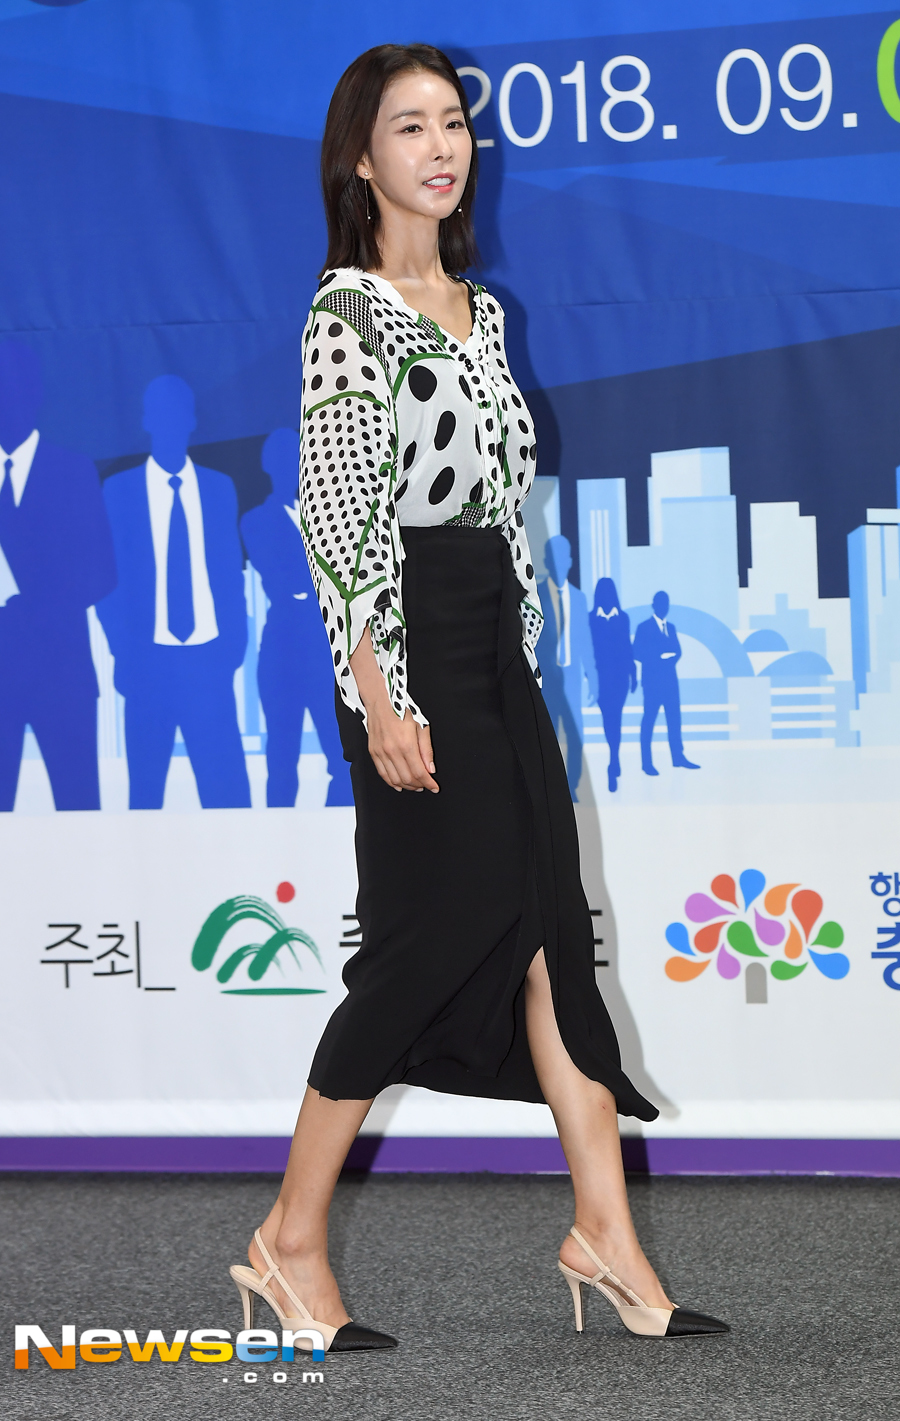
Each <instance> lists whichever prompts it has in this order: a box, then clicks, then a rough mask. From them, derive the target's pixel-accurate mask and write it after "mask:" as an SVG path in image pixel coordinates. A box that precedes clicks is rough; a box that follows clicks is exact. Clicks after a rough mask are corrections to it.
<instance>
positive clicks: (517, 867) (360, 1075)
mask: <svg viewBox="0 0 900 1421" xmlns="http://www.w3.org/2000/svg"><path fill="white" fill-rule="evenodd" d="M402 531H403V542H404V547H405V551H406V558H405V561H404V564H403V600H404V612H405V616H406V620H407V656H408V671H409V687H410V695H411V696H412V697H413V699H414V700H415V702H416V703H417V705H419V706H420V707H421V708H422V711H423V712H424V714H425V715H426V716H427V717H428V720H429V722H430V725H431V736H432V748H433V751H434V760H435V764H436V767H437V768H436V774H435V778H436V779H437V781H438V784H439V785H440V793H439V794H437V795H434V794H431V793H429V792H428V791H427V790H426V791H424V792H423V793H421V794H416V793H413V792H410V791H406V790H404V791H403V792H402V793H401V794H398V793H397V792H396V790H393V789H391V788H390V786H389V785H387V784H385V783H384V781H383V780H382V779H381V778H380V776H379V775H378V772H377V771H376V769H375V766H374V764H373V762H372V759H371V756H370V755H369V752H368V744H367V737H366V731H365V727H364V725H363V720H362V717H361V716H360V715H359V714H358V713H356V712H354V711H351V710H349V709H348V708H347V707H346V706H345V705H344V703H343V701H342V700H341V699H340V697H339V696H337V697H336V702H335V704H336V707H337V714H338V724H339V727H340V731H341V740H342V744H343V747H344V756H345V758H346V759H347V760H348V761H349V762H350V767H351V770H350V773H351V778H352V782H353V793H354V800H355V803H356V815H357V826H356V856H357V866H358V872H359V894H358V898H357V914H358V918H359V922H360V926H361V928H362V945H361V947H360V948H359V950H358V952H356V953H355V954H354V956H353V957H352V958H350V960H349V961H348V962H347V964H346V965H345V967H344V972H343V980H344V983H345V985H346V987H347V996H346V997H345V999H344V1000H343V1001H342V1002H341V1003H340V1005H339V1006H338V1007H337V1009H336V1010H335V1012H334V1014H333V1015H332V1017H331V1019H330V1020H329V1022H328V1024H327V1026H326V1028H325V1031H324V1033H323V1035H322V1039H321V1041H320V1043H319V1046H318V1049H317V1051H316V1054H315V1057H314V1060H313V1064H312V1067H311V1070H310V1076H309V1081H310V1084H311V1085H312V1086H313V1087H314V1088H315V1089H316V1090H318V1091H320V1093H321V1094H322V1095H325V1096H328V1097H330V1098H332V1099H357V1100H361V1099H368V1098H369V1097H371V1096H375V1095H377V1094H378V1092H379V1091H381V1090H383V1089H384V1088H385V1087H386V1086H389V1085H394V1084H397V1083H399V1082H404V1083H406V1084H409V1085H419V1086H426V1087H428V1088H429V1089H431V1090H437V1091H444V1092H449V1093H452V1094H457V1095H469V1096H483V1097H490V1098H493V1099H499V1100H526V1101H537V1102H543V1100H544V1097H543V1094H542V1093H541V1089H540V1086H539V1084H538V1080H537V1077H536V1075H535V1071H534V1066H533V1063H532V1060H531V1052H530V1050H529V1047H528V1038H527V1032H526V1027H525V990H524V987H525V977H526V974H527V972H528V968H529V967H530V965H531V963H532V961H533V959H534V957H535V955H536V954H537V952H538V950H539V949H540V948H541V947H543V948H544V956H545V960H546V963H547V972H548V976H549V978H550V986H551V991H552V995H553V1003H554V1008H555V1012H556V1018H557V1022H558V1025H559V1030H560V1035H561V1037H562V1040H563V1043H564V1045H565V1046H566V1049H567V1050H568V1052H569V1055H570V1057H571V1058H572V1060H573V1061H574V1062H575V1064H576V1066H578V1068H579V1069H580V1070H581V1071H582V1072H583V1073H584V1074H585V1075H587V1076H589V1077H590V1078H591V1079H593V1080H597V1081H601V1082H602V1083H603V1084H604V1085H606V1086H607V1087H608V1088H609V1089H610V1090H611V1091H612V1092H613V1094H614V1095H615V1097H616V1101H617V1105H618V1109H619V1111H620V1113H622V1114H624V1115H636V1116H638V1118H640V1119H643V1120H651V1119H654V1118H655V1117H656V1114H657V1111H656V1109H655V1107H654V1106H652V1105H651V1104H650V1102H649V1101H647V1100H645V1099H644V1097H643V1096H642V1095H640V1093H639V1092H638V1091H637V1090H636V1089H635V1087H634V1086H633V1085H632V1083H631V1081H630V1080H629V1079H628V1077H627V1076H626V1075H625V1074H624V1073H623V1071H622V1069H621V1063H620V1057H619V1048H618V1043H617V1041H616V1035H615V1030H614V1028H613V1025H612V1022H611V1021H610V1018H609V1015H608V1013H607V1011H606V1008H605V1006H604V1004H603V1000H602V997H601V995H600V992H599V990H598V987H597V983H596V978H595V969H594V940H593V924H592V921H591V916H590V912H589V909H588V905H587V900H586V899H585V896H584V891H583V889H582V886H581V878H580V870H579V857H578V839H577V831H576V826H575V815H574V811H573V808H572V802H571V798H570V795H569V791H568V786H567V782H566V774H565V768H564V766H563V762H562V757H561V755H560V750H559V745H558V743H557V740H556V736H555V734H554V731H553V727H552V724H551V721H550V716H549V714H548V712H547V708H546V706H545V705H544V700H543V697H542V695H541V691H540V688H539V686H538V685H537V683H536V681H535V678H534V676H533V674H532V672H531V669H530V667H529V665H528V662H527V660H526V658H525V655H524V652H523V651H522V624H521V618H520V615H519V598H520V596H521V589H520V587H519V584H518V582H517V580H516V577H515V573H514V570H513V567H512V560H511V556H510V551H509V545H508V543H507V541H506V539H505V538H504V537H503V535H502V533H500V532H499V531H498V530H496V529H481V528H478V529H470V528H456V527H435V528H404V529H403V530H402Z"/></svg>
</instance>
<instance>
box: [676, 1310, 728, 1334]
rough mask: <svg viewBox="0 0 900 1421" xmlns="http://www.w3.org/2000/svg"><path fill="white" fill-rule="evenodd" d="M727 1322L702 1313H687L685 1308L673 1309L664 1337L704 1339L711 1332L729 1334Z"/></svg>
mask: <svg viewBox="0 0 900 1421" xmlns="http://www.w3.org/2000/svg"><path fill="white" fill-rule="evenodd" d="M730 1331H731V1328H730V1327H729V1326H728V1323H727V1322H720V1321H719V1319H718V1318H717V1317H707V1316H706V1314H705V1313H702V1312H689V1311H688V1309H687V1308H675V1309H674V1310H673V1312H672V1316H671V1317H670V1318H669V1325H668V1327H667V1328H666V1330H665V1333H664V1336H666V1337H705V1336H706V1334H707V1333H711V1332H730Z"/></svg>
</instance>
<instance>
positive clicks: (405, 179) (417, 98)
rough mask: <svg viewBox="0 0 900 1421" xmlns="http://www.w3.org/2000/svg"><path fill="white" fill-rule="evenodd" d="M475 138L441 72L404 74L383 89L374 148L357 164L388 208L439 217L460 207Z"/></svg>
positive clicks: (376, 194) (452, 90) (374, 134)
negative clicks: (471, 135)
mask: <svg viewBox="0 0 900 1421" xmlns="http://www.w3.org/2000/svg"><path fill="white" fill-rule="evenodd" d="M471 160H472V139H471V137H470V136H469V130H468V129H467V128H466V123H465V119H464V118H463V113H462V109H461V108H460V103H459V96H458V94H457V92H456V90H455V89H454V87H453V85H452V84H450V83H448V82H447V80H446V79H442V78H441V77H440V75H439V74H432V73H431V72H430V71H427V70H426V71H419V72H417V73H413V74H401V75H400V76H399V78H397V79H395V80H394V82H393V83H392V84H389V85H388V87H387V88H386V89H385V91H384V96H383V98H382V100H381V107H380V108H379V110H378V117H377V119H376V120H375V127H374V129H373V130H372V137H371V139H370V141H369V151H368V153H366V154H365V155H364V157H363V158H362V159H361V160H360V162H359V163H358V164H357V168H356V171H357V173H358V174H359V176H360V177H362V178H365V177H368V178H369V179H370V180H371V183H372V189H373V192H374V193H375V196H376V197H377V199H378V201H379V204H380V205H381V209H382V212H384V208H385V203H386V204H387V205H388V206H389V207H393V208H395V209H396V210H398V211H400V212H408V213H415V214H417V215H419V216H422V217H432V218H437V219H440V218H442V217H449V215H450V213H451V212H453V211H455V209H456V208H457V207H458V206H459V203H460V200H461V198H462V195H463V191H464V189H465V186H466V179H467V177H468V175H469V164H470V162H471Z"/></svg>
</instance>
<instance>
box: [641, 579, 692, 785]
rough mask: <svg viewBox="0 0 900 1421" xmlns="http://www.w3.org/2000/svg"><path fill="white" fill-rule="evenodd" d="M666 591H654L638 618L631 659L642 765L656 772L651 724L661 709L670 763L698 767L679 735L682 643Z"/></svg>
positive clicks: (681, 766) (651, 772) (683, 766)
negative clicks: (648, 612) (647, 610)
mask: <svg viewBox="0 0 900 1421" xmlns="http://www.w3.org/2000/svg"><path fill="white" fill-rule="evenodd" d="M668 615H669V594H668V592H657V593H656V595H655V596H654V598H653V616H652V617H648V618H647V620H646V622H641V623H640V624H639V626H638V629H637V631H636V632H635V634H634V659H635V661H639V662H640V663H641V686H642V687H643V690H644V714H643V716H642V718H641V768H642V769H643V771H644V774H645V775H658V774H659V770H657V769H656V768H655V767H654V764H653V755H652V752H651V746H652V744H653V727H654V726H655V724H656V717H657V716H658V715H659V712H660V709H662V710H664V711H665V713H666V731H667V733H668V737H669V750H670V752H671V755H672V764H673V765H674V766H675V768H676V769H680V770H699V768H700V766H699V765H695V764H694V763H693V761H692V760H688V759H687V758H686V757H685V753H684V745H683V743H682V739H681V692H680V691H679V688H678V673H677V672H676V670H675V667H676V666H677V665H678V662H679V661H680V659H681V644H680V642H679V640H678V633H677V631H676V629H675V626H674V624H673V623H672V622H670V621H668V620H667V618H668Z"/></svg>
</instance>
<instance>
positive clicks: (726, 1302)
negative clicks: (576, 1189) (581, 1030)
mask: <svg viewBox="0 0 900 1421" xmlns="http://www.w3.org/2000/svg"><path fill="white" fill-rule="evenodd" d="M275 1186H276V1181H275V1180H274V1179H273V1178H271V1177H265V1176H262V1177H261V1176H253V1177H251V1176H224V1177H223V1176H197V1175H194V1176H160V1175H157V1176H147V1175H132V1176H113V1175H31V1176H24V1175H18V1176H17V1175H6V1176H2V1177H0V1203H2V1218H3V1241H4V1248H3V1289H2V1311H3V1313H4V1318H3V1322H2V1327H0V1336H2V1337H3V1338H5V1339H6V1342H5V1347H6V1361H5V1362H4V1364H3V1367H2V1368H0V1416H2V1417H3V1418H4V1421H157V1418H160V1421H162V1418H165V1419H166V1421H169V1418H178V1421H194V1418H204V1421H206V1418H210V1421H232V1418H241V1421H243V1418H248V1421H255V1418H257V1417H266V1418H269V1417H272V1418H276V1421H281V1418H284V1419H285V1421H295V1418H304V1417H322V1418H327V1421H332V1418H341V1419H342V1421H343V1418H354V1421H356V1419H357V1418H358V1421H456V1418H473V1421H481V1418H485V1421H487V1418H490V1421H532V1418H534V1421H682V1419H683V1421H706V1418H710V1421H782V1418H783V1421H832V1419H833V1421H843V1418H853V1421H869V1418H882V1417H884V1418H890V1421H896V1418H897V1417H898V1416H900V1365H898V1354H897V1350H896V1348H897V1321H896V1316H897V1299H898V1281H900V1279H898V1274H900V1267H898V1244H897V1239H898V1229H900V1182H896V1181H891V1180H837V1179H655V1180H647V1179H638V1180H635V1181H633V1183H632V1186H631V1195H632V1207H633V1210H634V1214H635V1218H636V1221H637V1225H638V1229H639V1232H640V1235H641V1238H642V1240H643V1242H644V1246H645V1248H646V1251H647V1253H648V1255H649V1256H650V1258H651V1259H652V1261H653V1262H654V1263H655V1265H656V1266H657V1268H658V1270H659V1272H660V1274H661V1276H662V1278H663V1280H664V1282H665V1283H666V1285H667V1286H668V1288H669V1291H670V1293H671V1294H672V1295H673V1296H674V1297H675V1298H676V1299H677V1300H678V1301H679V1302H680V1303H682V1305H683V1306H686V1307H695V1308H697V1309H700V1310H702V1311H708V1312H711V1313H714V1314H716V1315H717V1316H719V1317H723V1318H725V1319H726V1320H727V1321H729V1322H730V1323H731V1324H732V1327H733V1329H734V1330H733V1332H732V1333H731V1334H730V1335H728V1336H720V1337H709V1338H702V1339H696V1340H690V1341H671V1342H656V1341H645V1340H642V1339H639V1338H635V1337H632V1336H631V1335H630V1334H628V1333H627V1332H626V1331H625V1330H624V1328H623V1327H622V1326H621V1324H620V1323H619V1321H618V1319H617V1317H616V1314H615V1312H614V1311H613V1309H612V1308H611V1307H610V1306H609V1305H608V1304H607V1303H606V1302H604V1300H603V1299H602V1298H601V1297H600V1296H599V1295H597V1294H592V1295H591V1297H590V1298H589V1299H588V1300H587V1303H588V1306H587V1330H586V1332H585V1333H584V1334H583V1335H582V1336H580V1337H579V1336H577V1335H576V1334H575V1331H574V1326H573V1315H572V1308H571V1302H570V1298H569V1292H568V1288H567V1287H566V1285H565V1283H564V1281H563V1280H562V1278H561V1276H560V1275H559V1273H558V1271H557V1269H556V1266H555V1256H556V1249H557V1248H558V1246H559V1242H560V1240H561V1238H562V1236H563V1234H564V1233H565V1231H566V1229H567V1228H568V1226H569V1223H570V1222H571V1190H570V1185H569V1181H568V1179H566V1178H560V1177H554V1176H544V1177H540V1176H538V1177H526V1176H494V1175H426V1176H411V1175H375V1176H371V1177H363V1176H358V1177H353V1176H350V1177H347V1178H345V1179H343V1180H342V1181H341V1183H340V1185H339V1187H338V1191H337V1196H336V1199H335V1205H334V1210H333V1225H332V1254H333V1261H334V1264H335V1268H336V1272H337V1274H338V1277H339V1279H340V1282H341V1285H342V1289H343V1292H344V1297H345V1301H346V1302H347V1304H348V1307H349V1310H350V1312H351V1313H352V1314H353V1315H354V1317H355V1318H356V1319H357V1320H358V1321H360V1322H363V1323H366V1324H368V1325H369V1326H372V1327H379V1328H383V1329H385V1330H387V1331H390V1332H393V1333H394V1334H395V1335H396V1336H398V1337H399V1338H400V1344H401V1345H400V1347H399V1348H398V1349H397V1351H395V1352H381V1353H375V1354H370V1355H366V1354H359V1353H355V1354H347V1355H343V1356H334V1357H330V1356H326V1358H325V1361H324V1363H321V1364H318V1365H317V1367H316V1368H315V1369H316V1370H318V1371H321V1373H322V1376H323V1380H322V1381H321V1382H314V1381H313V1382H304V1381H303V1380H302V1376H303V1372H304V1371H309V1370H311V1369H312V1367H313V1364H312V1363H311V1362H310V1361H309V1360H308V1359H307V1360H306V1361H305V1362H295V1363H294V1364H288V1365H286V1366H284V1367H283V1368H279V1367H277V1366H258V1367H256V1368H255V1370H256V1374H257V1377H258V1380H257V1381H256V1382H255V1383H249V1382H245V1381H244V1379H243V1378H244V1374H245V1372H246V1371H247V1370H248V1368H247V1367H246V1366H245V1365H243V1364H239V1363H237V1362H231V1363H227V1364H219V1365H211V1366H210V1365H207V1366H200V1365H197V1364H196V1363H193V1362H190V1361H189V1360H188V1358H187V1354H186V1352H185V1354H184V1355H183V1356H182V1359H181V1360H180V1361H179V1362H178V1363H177V1364H176V1365H172V1364H165V1363H161V1362H159V1361H158V1360H156V1359H154V1361H153V1362H151V1363H148V1364H145V1365H137V1364H135V1363H133V1362H131V1361H130V1360H129V1359H127V1357H126V1359H125V1360H123V1361H120V1362H118V1363H115V1364H113V1365H107V1366H99V1365H90V1364H85V1363H83V1362H79V1363H78V1366H77V1368H76V1370H75V1371H74V1372H52V1371H50V1370H49V1369H48V1368H47V1367H46V1366H45V1364H44V1363H43V1361H42V1360H41V1359H40V1357H39V1356H36V1355H34V1354H33V1357H32V1364H31V1368H30V1369H29V1371H27V1372H15V1371H14V1370H13V1359H12V1343H13V1332H12V1328H13V1324H14V1323H16V1322H19V1323H23V1322H24V1323H37V1324H38V1325H39V1326H42V1327H43V1328H44V1330H45V1331H46V1332H47V1333H48V1334H49V1335H50V1340H51V1342H55V1343H56V1345H58V1344H59V1326H60V1324H61V1323H63V1322H70V1323H74V1324H75V1325H76V1326H77V1328H78V1330H79V1332H80V1331H81V1330H82V1329H85V1328H89V1327H97V1328H101V1327H109V1328H117V1329H119V1330H121V1329H123V1328H125V1327H134V1328H135V1329H137V1331H138V1332H139V1333H140V1332H141V1330H142V1329H143V1330H144V1333H146V1330H147V1329H148V1328H151V1327H157V1328H162V1329H163V1330H164V1331H165V1332H166V1334H167V1336H168V1335H171V1332H172V1330H173V1329H174V1328H175V1327H192V1328H195V1327H204V1326H205V1327H227V1328H229V1329H231V1331H232V1332H233V1333H234V1332H237V1331H238V1329H239V1328H240V1327H241V1326H242V1322H241V1314H240V1300H239V1297H238V1294H237V1291H236V1290H235V1288H234V1285H233V1284H232V1282H231V1280H230V1278H229V1277H228V1273H227V1267H228V1264H230V1263H239V1262H245V1261H246V1258H245V1250H246V1244H247V1240H248V1238H249V1236H250V1234H251V1232H252V1229H253V1228H254V1226H255V1225H256V1224H257V1223H258V1222H259V1221H260V1220H261V1218H262V1217H263V1215H264V1213H265V1212H266V1209H267V1207H268V1204H269V1202H270V1201H271V1199H272V1197H273V1193H274V1189H275ZM272 1323H274V1319H272V1318H271V1317H270V1315H269V1314H268V1310H267V1309H266V1308H265V1307H264V1306H262V1307H260V1309H259V1315H258V1316H257V1326H263V1327H266V1326H270V1325H272ZM276 1371H281V1372H282V1374H283V1375H286V1376H287V1381H286V1382H284V1383H277V1382H274V1381H273V1380H272V1378H273V1374H274V1373H275V1372H276Z"/></svg>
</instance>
